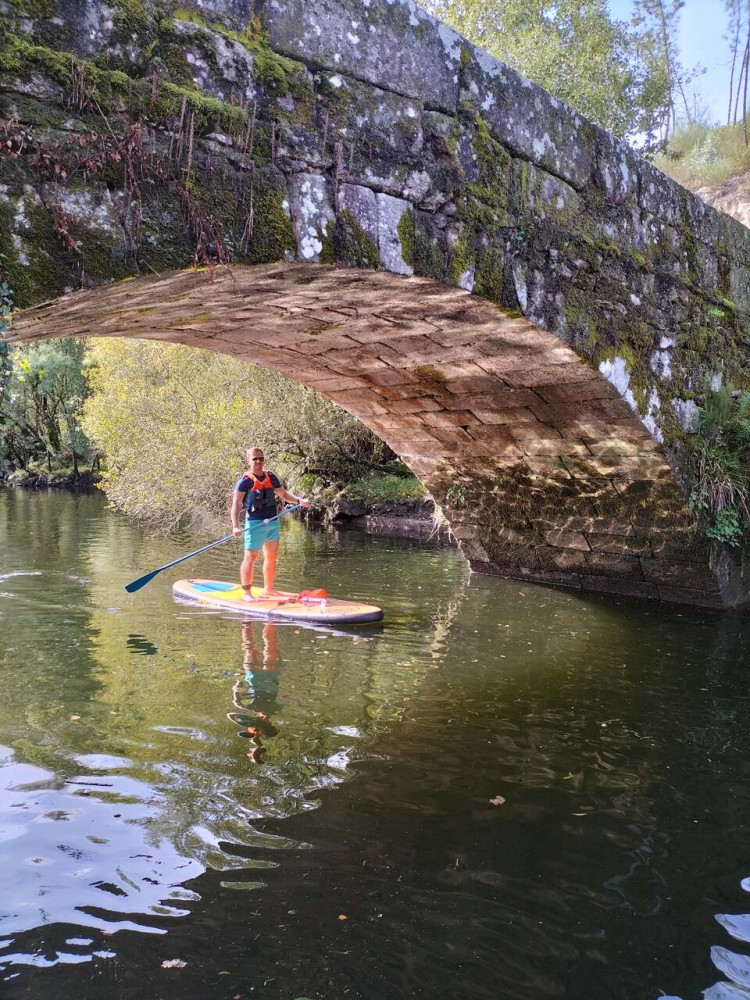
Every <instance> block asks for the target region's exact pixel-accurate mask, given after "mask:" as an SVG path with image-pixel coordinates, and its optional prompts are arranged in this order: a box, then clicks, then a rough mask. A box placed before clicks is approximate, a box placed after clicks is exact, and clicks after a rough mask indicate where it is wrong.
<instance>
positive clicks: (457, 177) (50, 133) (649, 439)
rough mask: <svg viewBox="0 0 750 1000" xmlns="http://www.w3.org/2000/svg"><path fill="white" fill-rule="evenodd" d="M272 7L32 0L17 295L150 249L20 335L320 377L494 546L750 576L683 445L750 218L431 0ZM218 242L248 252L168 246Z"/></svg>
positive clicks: (481, 549)
mask: <svg viewBox="0 0 750 1000" xmlns="http://www.w3.org/2000/svg"><path fill="white" fill-rule="evenodd" d="M255 8H256V10H257V11H259V13H256V14H253V16H252V17H251V16H250V13H249V10H250V8H249V6H248V8H247V12H246V13H243V10H244V8H241V6H240V5H234V6H227V5H224V4H219V3H218V2H216V3H212V4H209V5H206V4H204V5H202V6H201V13H200V14H198V13H195V14H191V13H190V12H189V11H187V10H185V9H180V10H179V11H178V12H176V13H175V15H174V16H173V18H172V19H171V20H169V19H168V20H164V19H161V20H160V18H161V14H158V13H157V12H156V10H155V9H154V10H152V8H151V6H150V5H149V4H146V5H145V6H144V7H143V8H139V9H141V10H142V14H139V15H138V17H137V18H136V20H135V22H132V18H130V19H129V18H126V17H125V16H124V15H123V16H122V17H121V18H119V19H118V16H115V17H114V18H110V17H109V16H108V15H107V16H105V14H106V11H105V8H104V7H103V6H101V8H100V7H99V6H98V5H97V4H96V3H94V4H88V5H86V13H85V16H84V15H83V14H80V13H76V11H77V10H78V8H74V7H70V6H69V5H62V4H61V5H60V9H59V11H57V14H58V16H59V18H61V19H62V21H63V22H64V30H58V29H55V30H54V31H50V24H51V22H50V21H49V20H45V19H44V18H40V19H38V20H36V21H33V20H31V21H29V20H28V19H25V20H24V21H23V25H22V24H21V18H20V15H18V19H17V28H18V30H19V32H20V31H21V28H22V27H23V30H24V31H25V32H26V34H24V35H23V37H22V38H21V39H20V41H18V42H17V44H15V45H14V47H13V58H12V59H10V58H9V59H8V60H6V62H5V63H4V65H6V66H7V67H8V69H6V70H5V72H4V74H3V76H2V79H0V86H1V87H2V89H3V91H4V92H5V93H4V95H3V96H2V97H0V101H1V102H2V105H1V106H2V107H4V108H5V109H6V112H14V113H16V114H17V115H18V117H19V119H20V124H18V125H16V124H11V125H10V126H9V130H8V137H9V145H7V146H6V147H5V155H6V157H7V154H8V153H10V154H11V158H10V160H8V159H7V158H6V159H5V163H4V165H5V166H8V168H9V170H8V177H9V180H8V183H7V184H6V185H5V186H4V188H3V189H2V190H1V191H0V209H2V211H3V214H2V216H0V238H2V239H3V252H4V254H5V258H6V260H7V261H8V264H7V272H8V277H9V279H10V282H11V284H12V285H13V286H14V288H15V289H16V291H17V297H18V302H19V304H21V305H26V306H28V305H31V304H33V303H34V302H39V301H40V300H42V299H46V298H49V296H50V295H51V294H60V293H62V292H65V291H67V290H68V289H69V288H73V287H77V286H80V285H81V284H83V285H95V286H100V285H101V284H102V283H103V282H105V281H108V280H111V279H118V278H126V277H129V276H131V275H133V274H135V273H137V272H142V273H144V275H146V276H144V277H142V278H140V279H139V280H138V281H137V282H136V283H131V282H128V283H127V284H120V285H113V286H111V287H110V288H108V289H106V290H105V289H101V288H100V287H97V289H96V291H90V292H87V293H85V294H84V295H83V296H80V297H74V298H71V299H69V300H66V299H64V300H62V301H58V302H55V304H54V305H50V304H48V305H45V306H43V307H39V308H37V309H34V310H31V311H29V312H28V313H27V314H26V315H25V316H22V317H20V318H19V319H18V320H17V321H16V324H15V335H16V337H18V338H21V339H26V338H34V337H50V336H61V335H90V336H92V335H119V336H143V337H150V338H153V339H163V340H170V341H177V342H181V343H190V344H196V345H199V346H204V347H209V348H212V349H214V350H221V351H225V352H228V353H231V354H234V355H236V356H240V357H246V358H248V359H249V360H253V361H256V362H258V363H261V364H265V365H268V366H269V367H273V368H276V369H278V370H279V371H282V372H284V373H285V374H288V375H290V376H291V377H293V378H296V379H298V380H300V381H303V382H305V383H306V384H308V385H311V386H313V387H314V388H316V389H318V390H319V391H320V392H323V393H324V394H326V395H328V396H329V397H330V398H332V399H335V400H336V401H337V402H339V403H341V404H342V405H343V406H345V407H346V408H347V409H348V410H350V411H351V412H352V413H355V414H357V415H358V416H359V417H361V419H362V420H363V421H364V422H366V423H367V424H368V425H369V426H371V427H372V428H373V429H374V430H375V431H376V432H377V433H379V434H380V435H381V436H382V437H384V438H385V439H386V440H387V441H388V442H389V444H391V445H392V447H393V448H394V449H395V450H396V451H397V452H399V454H401V455H402V456H403V458H404V459H405V461H407V463H408V464H409V465H410V466H411V467H412V468H413V469H414V471H415V472H416V473H417V474H418V475H419V476H420V477H421V478H422V479H423V480H424V481H425V482H426V483H427V485H428V486H429V488H430V489H431V490H432V492H433V493H434V494H435V496H436V498H437V499H438V500H439V502H440V503H441V505H442V506H443V508H444V510H445V512H446V513H447V515H448V517H449V519H450V521H451V524H452V525H453V526H454V529H455V532H456V535H457V536H458V537H459V539H460V541H461V544H462V547H463V549H464V552H465V553H466V555H467V557H468V558H469V560H470V562H471V563H472V565H473V566H474V567H475V568H477V569H480V570H483V571H487V572H497V573H503V574H507V575H512V576H518V577H522V578H524V579H529V580H536V581H541V582H552V583H560V584H565V585H570V586H575V587H579V588H584V589H593V590H605V591H612V592H616V593H625V594H632V595H637V596H644V597H655V598H663V599H676V600H684V601H691V602H695V603H701V604H719V605H720V604H731V603H737V602H739V601H741V600H744V599H745V597H746V596H747V593H748V586H747V579H746V578H745V577H743V575H742V572H741V568H740V566H739V565H738V563H737V562H736V561H734V560H733V559H732V558H731V555H730V554H729V553H728V552H726V551H720V550H719V549H718V548H714V549H713V550H711V549H710V548H709V546H708V545H707V544H704V543H703V542H702V541H701V540H700V539H699V538H698V537H696V535H695V533H694V530H693V527H692V522H691V518H690V515H689V512H688V511H687V509H686V504H685V501H684V494H683V492H682V490H681V488H680V487H679V486H678V485H677V481H676V479H675V476H674V473H673V472H672V468H671V465H672V464H675V463H677V464H679V463H680V462H681V460H682V456H683V451H684V449H683V441H684V438H685V435H686V433H687V432H689V431H691V430H692V428H693V425H694V421H695V414H696V412H697V411H696V404H695V401H694V400H695V397H696V396H697V397H698V398H699V399H700V397H701V393H703V392H705V391H709V386H712V387H714V388H715V387H716V386H717V385H718V384H720V382H721V381H722V380H724V381H725V382H734V383H736V384H742V383H744V381H746V380H747V376H748V374H749V373H748V359H747V356H746V351H744V352H743V348H742V345H743V343H744V340H743V338H744V337H746V336H747V309H748V307H749V306H750V280H749V279H750V234H748V231H747V230H746V229H745V228H744V227H743V226H741V225H740V224H739V223H736V222H734V221H733V220H731V219H730V218H728V217H726V216H723V215H721V214H720V213H717V212H714V211H713V210H711V209H709V208H707V207H706V206H705V205H703V203H702V202H700V200H698V199H696V198H695V197H693V196H692V195H690V194H689V193H687V192H686V191H684V190H683V189H682V188H680V187H679V186H678V185H675V184H673V183H672V182H670V181H669V180H668V179H667V178H665V177H664V176H662V175H661V174H660V173H659V172H658V171H656V170H655V169H654V168H653V167H652V166H651V165H650V164H648V163H645V162H643V161H641V160H639V159H638V158H637V157H636V156H635V155H634V154H633V153H632V151H631V150H629V148H628V147H627V146H625V145H623V144H621V143H619V142H617V141H615V140H614V139H612V137H611V136H609V135H608V134H606V133H604V132H602V131H601V130H600V129H598V128H596V127H595V126H594V125H592V124H591V123H590V122H587V121H585V120H584V119H582V118H581V117H580V116H579V115H577V114H575V113H574V112H572V111H571V110H570V109H568V108H566V107H565V106H563V105H561V104H560V103H559V102H558V101H556V100H555V99H554V98H552V97H551V96H550V95H548V94H546V93H545V92H544V91H542V90H540V89H539V88H537V87H536V86H534V85H532V84H530V83H529V82H528V81H526V80H524V79H523V78H522V77H520V76H519V75H518V74H515V73H513V72H511V71H510V70H508V69H507V68H506V67H504V66H503V65H502V64H500V63H498V62H496V61H495V60H493V59H491V58H490V57H489V56H487V55H486V54H485V53H483V52H481V51H480V50H478V49H475V48H473V47H472V46H470V45H468V44H467V43H465V42H464V41H463V40H462V39H461V38H460V37H459V36H457V35H455V34H454V33H453V32H452V31H450V30H449V29H448V28H446V27H445V26H444V25H441V24H439V23H438V22H436V21H434V20H433V19H431V18H429V17H428V16H427V15H426V14H424V13H423V12H422V11H421V10H419V8H417V7H415V6H413V5H412V4H411V3H409V2H408V0H398V2H387V3H386V2H384V0H368V2H364V0H363V2H361V3H360V2H355V0H335V2H327V3H326V4H325V5H324V4H322V3H317V2H315V0H313V2H306V3H302V2H301V0H284V2H276V3H273V4H271V3H256V4H255ZM107 10H109V8H107ZM9 16H11V15H9ZM131 22H132V23H131ZM62 38H64V39H65V42H64V44H65V46H66V47H67V48H68V49H70V50H71V52H73V53H74V55H73V56H72V57H71V55H70V54H69V53H68V54H63V53H61V52H60V51H57V50H53V49H50V48H48V47H47V46H49V45H50V44H51V45H53V46H54V45H56V44H57V42H56V39H62ZM50 39H52V41H50ZM105 50H106V52H107V59H108V62H107V66H106V67H103V66H102V65H99V64H98V63H99V62H101V60H100V59H99V53H101V52H103V51H105ZM97 60H98V61H97ZM71 66H72V67H73V69H72V72H71ZM103 115H106V121H107V127H106V128H105V127H104V125H103V121H104V118H103ZM55 143H57V145H55ZM63 170H64V172H65V174H66V175H67V179H66V180H65V182H64V183H61V182H60V177H61V176H63V174H62V173H61V171H63ZM194 254H197V256H198V259H206V258H207V257H210V256H213V257H214V258H217V257H218V258H220V259H224V258H226V259H231V260H232V262H233V264H234V267H233V269H232V272H231V274H230V273H228V272H224V273H221V272H220V273H219V274H217V275H214V280H213V281H209V280H208V278H207V277H206V276H205V275H203V274H200V273H190V274H185V273H182V274H177V275H170V274H166V275H165V274H164V271H165V270H168V269H170V268H173V267H180V266H184V265H187V264H189V263H190V261H191V260H192V259H193V256H194ZM294 257H296V258H297V259H298V260H299V261H301V262H303V263H302V264H293V263H289V261H290V260H291V259H292V258H294ZM321 263H327V264H331V263H335V264H338V265H345V266H346V267H347V268H348V270H345V271H339V270H331V269H329V268H323V267H320V264H321ZM249 265H262V266H260V267H257V268H256V269H254V270H250V269H249ZM374 268H379V270H373V269H374ZM154 272H157V273H154ZM387 272H390V273H387ZM412 275H417V276H420V277H419V278H414V277H409V276H412ZM448 286H450V287H448ZM469 292H473V293H474V295H475V296H479V297H481V298H482V299H484V300H489V301H481V300H480V298H476V297H470V296H469V294H468V293H469Z"/></svg>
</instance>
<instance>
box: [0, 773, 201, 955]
mask: <svg viewBox="0 0 750 1000" xmlns="http://www.w3.org/2000/svg"><path fill="white" fill-rule="evenodd" d="M81 759H82V761H85V762H86V763H88V765H89V767H90V768H91V769H92V770H94V771H95V777H94V778H93V779H91V780H88V779H87V776H86V775H85V774H84V775H76V776H73V777H72V778H71V779H70V781H68V782H64V783H63V782H61V779H60V778H59V777H56V776H55V775H54V774H52V773H51V772H49V771H46V770H45V769H44V768H40V767H37V766H34V765H30V764H24V763H16V762H14V761H12V759H11V760H9V759H8V758H7V757H6V759H5V763H4V765H3V766H2V767H0V816H2V817H3V825H2V828H1V829H2V836H0V867H2V870H3V871H4V873H5V875H4V879H3V883H4V888H3V910H2V914H0V934H2V935H3V936H4V938H5V940H4V941H3V945H4V947H10V946H11V945H12V944H13V940H14V935H18V934H21V933H22V932H24V931H28V930H31V929H34V928H47V929H49V930H50V934H51V937H52V938H54V937H55V934H56V932H55V931H54V926H55V925H60V926H63V927H65V928H66V929H67V935H66V939H67V940H68V943H69V945H75V946H77V947H80V948H84V949H88V950H87V951H85V953H78V952H69V951H65V950H64V949H61V948H60V947H59V946H58V947H57V948H52V949H51V951H47V949H46V948H42V949H41V950H40V951H38V952H36V951H35V952H33V953H28V954H27V953H22V952H10V953H8V952H6V953H4V954H2V953H0V968H7V967H9V966H13V965H19V964H26V965H34V966H39V967H47V966H49V965H55V964H71V963H78V962H86V961H90V960H91V958H92V957H93V956H95V955H96V956H98V957H106V955H105V953H104V952H103V951H102V950H101V942H98V944H97V941H96V940H95V939H93V938H88V937H87V938H78V937H73V938H70V937H69V936H68V935H69V934H70V930H71V929H72V928H73V927H81V928H86V929H87V930H97V931H100V932H102V933H103V934H105V935H107V936H109V935H111V934H114V933H116V932H118V931H121V930H125V929H127V930H131V931H137V932H139V933H146V934H164V933H166V929H167V928H166V926H165V924H164V920H165V918H169V919H174V918H175V917H182V916H186V915H187V914H189V913H190V912H191V911H190V909H189V908H187V907H186V906H185V903H189V902H194V901H196V900H198V899H199V898H200V897H199V896H198V895H197V894H195V893H193V892H191V891H190V890H187V889H185V888H184V887H183V886H182V885H181V883H185V882H187V881H189V880H190V879H193V878H195V877H196V876H198V875H200V874H201V873H202V872H203V871H204V870H205V869H204V866H203V865H202V864H201V863H200V862H199V861H198V860H197V859H196V858H195V857H194V856H185V855H183V854H181V853H179V851H177V849H176V848H175V847H174V845H173V844H172V843H171V842H170V841H169V840H159V839H158V837H156V838H155V837H154V832H155V830H154V827H157V828H158V821H159V815H160V811H161V808H162V806H163V803H162V802H161V801H160V799H159V796H158V794H157V793H156V790H155V789H154V788H152V787H151V786H149V785H148V784H147V783H146V782H143V781H139V780H136V779H134V778H132V777H129V776H125V775H119V774H112V773H108V772H109V769H110V768H112V767H123V766H127V765H128V764H129V761H128V760H127V759H126V758H120V757H115V756H110V755H106V754H87V755H82V758H81ZM104 774H107V781H106V784H103V783H102V776H103V775H104ZM63 781H64V779H63ZM21 837H23V856H22V857H19V854H18V851H17V849H15V848H13V849H12V853H11V852H10V851H9V850H6V848H5V845H6V844H8V842H9V841H10V840H14V839H16V838H21ZM93 945H97V947H96V948H92V946H93ZM50 955H52V956H53V957H50Z"/></svg>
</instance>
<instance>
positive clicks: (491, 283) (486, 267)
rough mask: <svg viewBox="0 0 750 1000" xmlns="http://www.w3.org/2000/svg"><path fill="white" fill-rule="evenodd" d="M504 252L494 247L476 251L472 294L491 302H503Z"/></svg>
mask: <svg viewBox="0 0 750 1000" xmlns="http://www.w3.org/2000/svg"><path fill="white" fill-rule="evenodd" d="M504 275H505V254H504V253H503V251H502V250H499V249H497V248H495V247H482V248H481V249H480V250H478V251H477V255H476V269H475V271H474V294H475V295H482V296H483V297H484V298H486V299H490V300H491V301H492V302H498V303H500V302H503V300H504V298H505V295H504V291H505V277H504Z"/></svg>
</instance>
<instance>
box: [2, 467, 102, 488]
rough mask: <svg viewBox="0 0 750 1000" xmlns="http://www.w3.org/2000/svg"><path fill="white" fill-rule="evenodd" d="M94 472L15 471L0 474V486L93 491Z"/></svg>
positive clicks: (95, 474) (96, 478)
mask: <svg viewBox="0 0 750 1000" xmlns="http://www.w3.org/2000/svg"><path fill="white" fill-rule="evenodd" d="M99 479H100V477H99V474H98V473H96V472H67V471H55V472H39V471H36V470H29V469H17V470H16V471H15V472H8V473H5V474H2V473H0V486H4V487H6V489H28V490H44V489H64V490H73V491H74V492H77V493H79V492H81V491H82V490H85V491H87V490H94V489H96V484H97V483H98V482H99Z"/></svg>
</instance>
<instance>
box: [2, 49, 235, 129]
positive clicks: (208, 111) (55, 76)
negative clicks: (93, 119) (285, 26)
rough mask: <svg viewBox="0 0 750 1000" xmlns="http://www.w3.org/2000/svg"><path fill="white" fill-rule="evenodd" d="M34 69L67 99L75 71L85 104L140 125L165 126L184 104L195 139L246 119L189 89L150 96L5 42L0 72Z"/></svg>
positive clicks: (141, 84)
mask: <svg viewBox="0 0 750 1000" xmlns="http://www.w3.org/2000/svg"><path fill="white" fill-rule="evenodd" d="M33 69H38V70H40V71H41V72H42V73H43V74H44V75H45V76H47V77H48V78H49V79H50V80H52V81H54V82H55V83H57V84H59V86H60V87H62V89H63V92H64V93H66V94H70V93H71V91H72V89H73V72H74V70H77V71H78V72H80V74H81V80H82V84H83V87H84V88H85V91H86V94H87V96H88V99H89V100H92V101H95V102H96V105H97V106H98V107H99V108H101V110H102V111H105V112H108V111H113V112H123V111H127V112H129V113H130V114H131V115H132V116H133V117H135V118H138V119H140V120H147V121H151V122H155V123H164V122H166V121H167V120H168V119H170V118H174V117H176V116H179V115H180V113H181V110H182V105H183V101H184V103H185V106H186V108H187V110H188V111H189V112H190V113H191V114H192V115H193V119H194V130H195V134H196V135H201V134H203V133H206V132H212V131H215V130H216V129H220V130H222V131H226V132H230V133H232V132H236V131H238V130H240V129H242V128H243V127H244V126H245V125H246V123H247V120H248V112H247V109H246V108H241V107H238V106H237V105H234V104H230V103H228V102H226V101H222V100H219V99H218V98H216V97H210V96H207V95H205V94H203V93H200V92H198V91H196V90H194V89H190V88H188V87H181V86H178V85H177V84H174V83H171V82H169V81H158V82H157V86H156V91H155V93H154V88H153V83H152V80H151V79H132V78H131V77H129V76H127V74H125V73H123V72H121V71H119V70H106V69H102V68H101V67H99V66H96V65H94V63H91V62H87V61H85V60H81V59H79V58H78V56H76V55H75V54H74V53H72V52H64V51H57V50H55V49H50V48H47V47H46V46H40V45H32V44H31V43H30V42H28V41H27V40H26V39H23V38H17V37H13V36H11V37H10V38H9V39H6V40H5V44H3V45H2V46H0V73H8V74H13V75H22V74H23V73H24V72H26V71H30V70H33Z"/></svg>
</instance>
